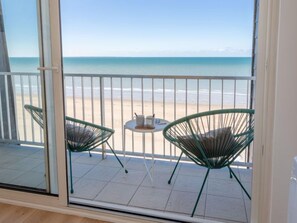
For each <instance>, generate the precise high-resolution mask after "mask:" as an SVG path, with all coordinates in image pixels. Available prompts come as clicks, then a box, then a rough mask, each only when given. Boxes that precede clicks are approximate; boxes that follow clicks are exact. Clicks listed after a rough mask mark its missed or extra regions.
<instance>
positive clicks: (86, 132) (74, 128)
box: [24, 105, 128, 193]
mask: <svg viewBox="0 0 297 223" xmlns="http://www.w3.org/2000/svg"><path fill="white" fill-rule="evenodd" d="M24 107H25V109H26V110H27V111H28V112H29V113H30V114H31V115H32V117H33V119H34V120H35V121H36V122H37V123H38V124H39V125H40V126H41V127H42V128H43V112H42V109H41V108H38V107H35V106H32V105H25V106H24ZM65 128H66V132H67V148H68V152H69V163H70V185H71V189H70V192H71V193H73V192H74V190H73V180H72V162H71V153H72V152H85V151H88V152H89V154H90V156H91V153H90V151H91V150H93V149H95V148H97V147H98V146H100V145H101V144H103V143H106V144H107V145H108V147H109V148H110V150H111V151H112V153H113V154H114V155H115V157H116V159H117V160H118V162H119V163H120V165H121V166H122V167H123V168H124V165H123V164H122V162H121V161H120V159H119V158H118V156H117V155H116V153H115V152H114V150H113V149H112V147H111V146H110V144H109V143H108V141H107V140H108V139H109V138H110V137H111V136H112V134H113V133H114V130H113V129H109V128H106V127H103V126H99V125H95V124H93V123H89V122H85V121H82V120H78V119H75V118H71V117H68V116H66V126H65ZM125 173H128V170H126V169H125Z"/></svg>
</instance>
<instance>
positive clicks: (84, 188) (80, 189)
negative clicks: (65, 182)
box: [70, 178, 107, 200]
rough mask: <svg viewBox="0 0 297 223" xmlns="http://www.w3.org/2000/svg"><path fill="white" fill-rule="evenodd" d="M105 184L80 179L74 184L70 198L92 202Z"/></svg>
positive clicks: (103, 182)
mask: <svg viewBox="0 0 297 223" xmlns="http://www.w3.org/2000/svg"><path fill="white" fill-rule="evenodd" d="M106 184H107V182H105V181H99V180H91V179H84V178H81V179H80V180H78V181H77V182H76V183H75V184H74V186H73V189H74V193H73V194H70V197H77V198H84V199H90V200H93V199H94V198H95V197H96V196H97V195H98V194H99V192H100V191H101V190H102V189H103V188H104V186H105V185H106Z"/></svg>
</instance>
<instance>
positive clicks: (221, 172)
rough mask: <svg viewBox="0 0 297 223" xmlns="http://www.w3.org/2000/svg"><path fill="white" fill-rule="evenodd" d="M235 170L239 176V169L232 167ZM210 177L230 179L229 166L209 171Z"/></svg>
mask: <svg viewBox="0 0 297 223" xmlns="http://www.w3.org/2000/svg"><path fill="white" fill-rule="evenodd" d="M232 170H233V172H234V173H235V174H236V176H237V177H239V174H238V169H237V168H232ZM209 178H210V179H222V180H228V179H230V172H229V169H228V168H227V167H225V168H222V169H212V170H210V171H209Z"/></svg>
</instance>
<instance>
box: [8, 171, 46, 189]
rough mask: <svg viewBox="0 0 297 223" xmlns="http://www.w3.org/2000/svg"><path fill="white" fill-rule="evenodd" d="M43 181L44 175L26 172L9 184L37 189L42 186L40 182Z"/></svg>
mask: <svg viewBox="0 0 297 223" xmlns="http://www.w3.org/2000/svg"><path fill="white" fill-rule="evenodd" d="M44 181H45V176H44V174H42V173H38V172H33V171H28V172H25V173H24V174H22V175H21V176H19V177H17V178H15V179H14V180H12V181H11V182H10V184H13V185H19V186H26V187H32V188H38V186H39V185H42V182H44ZM40 189H44V188H40Z"/></svg>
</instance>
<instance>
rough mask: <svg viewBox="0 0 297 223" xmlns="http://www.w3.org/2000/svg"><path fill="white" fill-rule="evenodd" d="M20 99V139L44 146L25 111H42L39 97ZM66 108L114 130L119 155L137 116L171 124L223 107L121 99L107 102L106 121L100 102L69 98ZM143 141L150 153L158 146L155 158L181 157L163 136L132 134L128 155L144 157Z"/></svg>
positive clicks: (85, 118) (39, 129)
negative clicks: (34, 108) (27, 108)
mask: <svg viewBox="0 0 297 223" xmlns="http://www.w3.org/2000/svg"><path fill="white" fill-rule="evenodd" d="M16 98H17V103H16V107H17V117H18V120H17V124H18V133H19V137H20V139H21V140H24V141H35V142H40V141H41V139H42V137H43V135H42V133H41V131H42V130H41V128H40V127H39V126H38V124H37V123H36V122H35V121H34V120H32V118H31V116H30V114H29V113H28V112H26V111H25V110H24V109H23V105H24V104H32V105H35V106H39V107H40V103H38V97H37V96H33V97H32V98H31V100H30V98H29V97H28V96H25V97H24V98H23V99H22V98H21V96H17V97H16ZM65 107H66V114H67V116H70V117H75V118H77V119H82V120H85V121H88V122H91V123H95V124H98V125H103V126H105V127H108V128H112V129H114V130H115V134H114V135H113V137H112V138H111V139H110V140H109V142H110V144H111V145H112V147H113V148H114V149H115V150H117V151H122V149H123V144H122V138H123V126H124V124H125V122H127V121H129V120H131V119H132V118H133V116H134V113H137V114H144V115H145V116H147V115H152V114H155V117H156V118H162V119H166V120H168V121H169V122H171V121H173V120H176V119H179V118H181V117H184V116H186V115H190V114H194V113H197V112H202V111H208V110H215V109H221V108H222V107H221V105H212V106H211V107H209V105H207V104H199V106H197V105H195V104H188V105H187V106H186V104H185V103H176V104H174V103H172V102H166V104H163V103H162V102H155V103H154V104H152V103H151V102H144V104H143V105H142V103H141V101H133V104H132V103H131V101H130V100H123V101H121V100H117V99H114V100H110V99H106V100H105V101H104V108H103V111H104V117H105V118H104V119H101V107H100V100H99V99H94V100H93V102H92V101H91V99H90V98H84V99H82V98H76V99H75V103H73V99H72V97H67V99H66V106H65ZM231 107H232V106H229V107H227V106H224V108H231ZM74 109H75V111H74ZM23 116H25V119H23ZM24 120H25V121H24ZM143 137H145V139H144V142H145V143H144V144H145V145H144V147H145V152H146V153H149V154H151V153H152V147H153V146H152V143H154V148H155V151H154V154H155V155H159V156H164V155H166V156H170V157H172V158H174V157H176V156H178V155H179V154H180V150H179V149H177V148H175V147H173V146H172V145H170V143H169V142H167V141H165V140H164V137H163V135H162V132H157V133H155V134H154V140H153V139H152V134H150V133H149V134H145V135H143V134H141V133H132V132H131V131H129V130H127V131H126V152H134V153H142V152H143V143H142V142H143Z"/></svg>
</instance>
